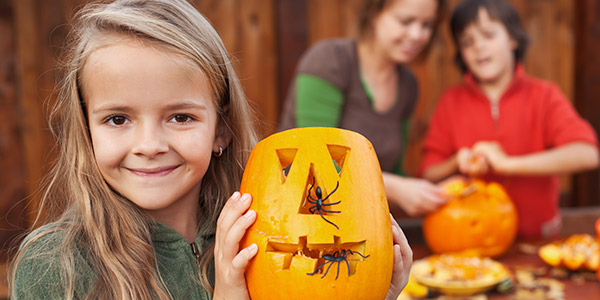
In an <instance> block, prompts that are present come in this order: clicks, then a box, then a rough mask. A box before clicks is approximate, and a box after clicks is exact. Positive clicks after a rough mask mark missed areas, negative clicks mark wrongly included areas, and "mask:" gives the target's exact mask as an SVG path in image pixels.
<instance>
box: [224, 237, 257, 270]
mask: <svg viewBox="0 0 600 300" xmlns="http://www.w3.org/2000/svg"><path fill="white" fill-rule="evenodd" d="M256 253H258V246H257V245H256V244H252V245H250V246H248V247H246V248H244V249H242V251H240V253H238V255H236V256H235V257H234V258H233V260H232V261H231V267H232V271H233V272H236V273H237V274H232V275H234V276H243V275H244V270H246V267H247V266H248V263H249V262H250V260H251V259H252V258H253V257H254V256H255V255H256Z"/></svg>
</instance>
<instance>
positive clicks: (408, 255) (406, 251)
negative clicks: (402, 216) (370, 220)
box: [390, 214, 413, 274]
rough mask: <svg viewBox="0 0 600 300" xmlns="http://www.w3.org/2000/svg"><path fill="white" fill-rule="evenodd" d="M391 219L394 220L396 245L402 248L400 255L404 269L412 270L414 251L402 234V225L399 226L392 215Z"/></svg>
mask: <svg viewBox="0 0 600 300" xmlns="http://www.w3.org/2000/svg"><path fill="white" fill-rule="evenodd" d="M390 218H391V219H392V232H393V237H394V244H397V245H399V246H400V253H401V254H402V262H403V264H404V267H408V269H410V266H411V265H412V257H413V253H412V250H411V249H410V246H409V245H408V240H407V239H406V236H405V235H404V232H402V229H401V228H400V225H398V222H396V220H395V219H394V218H393V217H392V214H390ZM407 274H408V273H407Z"/></svg>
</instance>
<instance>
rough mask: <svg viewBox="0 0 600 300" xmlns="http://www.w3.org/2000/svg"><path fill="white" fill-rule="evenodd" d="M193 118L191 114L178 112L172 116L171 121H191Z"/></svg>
mask: <svg viewBox="0 0 600 300" xmlns="http://www.w3.org/2000/svg"><path fill="white" fill-rule="evenodd" d="M192 120H193V119H192V117H190V116H189V115H184V114H177V115H174V116H173V117H171V121H173V122H175V123H189V122H191V121H192Z"/></svg>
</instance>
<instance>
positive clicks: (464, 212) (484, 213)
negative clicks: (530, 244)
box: [423, 179, 518, 257]
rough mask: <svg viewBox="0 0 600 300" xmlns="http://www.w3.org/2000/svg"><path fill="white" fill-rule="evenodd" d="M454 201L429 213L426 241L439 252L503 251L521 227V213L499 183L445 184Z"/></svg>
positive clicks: (495, 253) (494, 253)
mask: <svg viewBox="0 0 600 300" xmlns="http://www.w3.org/2000/svg"><path fill="white" fill-rule="evenodd" d="M444 188H445V190H446V192H447V194H448V195H450V201H448V203H446V204H445V205H444V206H442V207H441V208H440V209H439V210H437V211H435V212H433V213H431V214H429V215H427V216H426V217H425V219H424V222H423V234H424V236H425V241H426V242H427V245H428V246H429V248H431V250H433V251H434V252H436V253H448V252H458V251H462V250H468V249H470V250H476V251H478V252H479V253H480V254H481V255H483V256H490V257H495V256H499V255H501V254H503V253H504V252H505V251H506V250H508V248H509V247H510V246H511V245H512V243H513V241H514V239H515V237H516V235H517V230H518V221H517V212H516V209H515V206H514V204H513V203H512V201H511V200H510V198H509V197H508V194H507V193H506V191H505V190H504V188H503V187H502V186H501V185H499V184H498V183H495V182H491V183H489V184H486V183H485V182H483V181H481V180H472V181H470V182H467V181H466V180H463V179H457V180H452V181H450V182H448V183H446V184H444Z"/></svg>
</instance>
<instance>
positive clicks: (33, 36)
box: [13, 0, 51, 223]
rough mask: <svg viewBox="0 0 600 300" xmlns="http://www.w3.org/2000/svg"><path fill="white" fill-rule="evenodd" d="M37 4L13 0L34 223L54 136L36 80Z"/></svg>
mask: <svg viewBox="0 0 600 300" xmlns="http://www.w3.org/2000/svg"><path fill="white" fill-rule="evenodd" d="M35 2H36V1H34V0H13V8H14V20H15V32H16V34H15V36H16V44H17V55H18V57H19V59H18V60H17V73H18V76H19V79H20V80H19V81H18V91H19V94H20V110H21V112H22V116H21V134H22V139H23V145H24V147H23V148H24V156H25V184H26V193H27V195H32V196H31V198H29V199H30V201H29V204H28V220H29V222H30V223H31V221H32V220H33V217H34V216H35V214H36V213H37V211H38V205H39V196H38V195H36V194H35V192H36V191H37V188H38V186H39V184H40V180H41V178H42V177H43V175H44V169H43V166H45V163H46V161H45V159H44V158H45V153H46V151H45V150H46V149H48V147H47V146H48V145H49V144H50V141H51V137H50V136H49V134H48V132H47V130H46V128H47V127H48V126H47V123H46V121H45V120H46V119H45V115H44V111H43V103H42V101H41V100H40V98H39V97H38V88H37V80H38V75H39V71H38V70H39V66H40V64H41V57H40V55H39V53H37V52H36V51H35V50H36V49H38V48H39V47H40V46H41V45H40V39H39V37H40V35H39V34H40V33H39V31H38V24H37V20H38V18H37V15H36V8H35V6H36V3H35Z"/></svg>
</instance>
